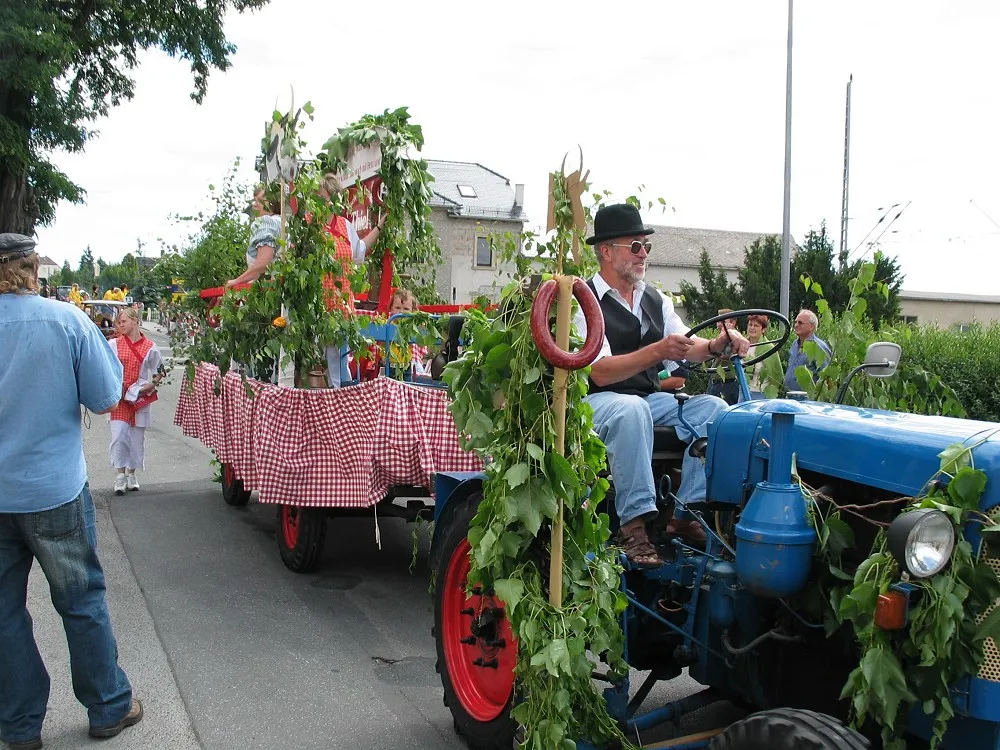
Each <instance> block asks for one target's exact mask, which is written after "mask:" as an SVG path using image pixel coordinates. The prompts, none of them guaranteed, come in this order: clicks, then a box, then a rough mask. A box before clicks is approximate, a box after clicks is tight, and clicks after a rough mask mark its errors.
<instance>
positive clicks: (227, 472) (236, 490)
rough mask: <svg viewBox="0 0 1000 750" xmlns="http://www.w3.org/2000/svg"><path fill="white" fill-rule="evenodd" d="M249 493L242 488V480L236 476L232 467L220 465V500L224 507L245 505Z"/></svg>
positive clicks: (248, 498)
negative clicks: (223, 501)
mask: <svg viewBox="0 0 1000 750" xmlns="http://www.w3.org/2000/svg"><path fill="white" fill-rule="evenodd" d="M251 492H252V490H248V489H246V488H245V487H244V486H243V480H242V479H239V478H238V477H237V476H236V474H235V473H234V472H233V467H232V466H230V465H229V464H223V465H222V499H223V500H225V501H226V505H235V506H241V505H246V504H247V503H248V502H250V493H251Z"/></svg>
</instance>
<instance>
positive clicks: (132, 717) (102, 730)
mask: <svg viewBox="0 0 1000 750" xmlns="http://www.w3.org/2000/svg"><path fill="white" fill-rule="evenodd" d="M140 721H142V702H141V701H140V700H139V699H138V698H133V699H132V707H131V708H130V709H129V712H128V713H127V714H125V718H124V719H122V720H121V721H119V722H118V723H117V724H115V725H114V726H111V727H91V728H90V736H91V737H94V738H95V739H98V740H106V739H108V738H109V737H117V736H118V735H119V734H121V733H122V730H123V729H125V728H126V727H131V726H133V725H135V724H138V723H139V722H140ZM38 746H39V747H41V743H39V745H38Z"/></svg>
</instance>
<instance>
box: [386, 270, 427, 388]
mask: <svg viewBox="0 0 1000 750" xmlns="http://www.w3.org/2000/svg"><path fill="white" fill-rule="evenodd" d="M419 309H420V304H419V303H418V302H417V297H416V295H415V294H414V293H413V292H411V291H410V290H408V289H397V290H396V291H395V292H393V294H392V299H390V300H389V316H390V317H391V316H393V315H399V314H400V313H412V312H416V311H417V310H419ZM410 356H411V364H412V367H413V374H414V375H426V374H428V369H427V365H426V362H427V359H428V349H427V347H426V346H419V345H418V344H410Z"/></svg>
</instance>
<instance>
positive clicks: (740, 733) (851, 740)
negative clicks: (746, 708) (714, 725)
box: [709, 708, 871, 750]
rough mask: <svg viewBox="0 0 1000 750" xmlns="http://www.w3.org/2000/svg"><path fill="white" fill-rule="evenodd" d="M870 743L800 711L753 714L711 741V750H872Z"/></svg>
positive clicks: (826, 718)
mask: <svg viewBox="0 0 1000 750" xmlns="http://www.w3.org/2000/svg"><path fill="white" fill-rule="evenodd" d="M869 748H871V743H870V742H869V741H868V740H866V739H865V738H864V737H862V736H861V735H860V734H858V733H857V732H855V731H854V730H853V729H850V728H849V727H845V726H844V725H843V724H842V723H841V722H840V721H838V720H837V719H835V718H833V717H832V716H827V715H826V714H820V713H816V712H815V711H805V710H802V709H797V708H777V709H773V710H771V711H761V712H760V713H756V714H752V715H751V716H748V717H746V718H745V719H742V720H740V721H737V722H736V723H735V724H732V725H730V726H729V728H728V729H726V731H725V732H723V733H722V734H720V735H719V736H718V737H716V738H715V739H713V740H712V744H711V745H709V750H869Z"/></svg>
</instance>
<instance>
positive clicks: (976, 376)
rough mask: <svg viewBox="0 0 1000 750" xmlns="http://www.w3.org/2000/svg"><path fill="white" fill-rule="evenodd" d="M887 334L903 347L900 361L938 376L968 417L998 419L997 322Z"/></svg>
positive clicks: (902, 329)
mask: <svg viewBox="0 0 1000 750" xmlns="http://www.w3.org/2000/svg"><path fill="white" fill-rule="evenodd" d="M887 334H888V338H890V339H891V340H893V341H895V342H896V343H898V344H899V345H900V346H902V347H903V361H905V362H909V363H911V364H914V365H917V366H919V367H922V368H924V369H925V370H927V371H928V372H932V373H935V374H936V375H939V376H940V377H941V379H942V380H943V381H944V382H945V383H947V384H948V385H950V386H951V387H952V388H954V389H955V393H956V394H957V395H958V398H959V400H960V401H961V402H962V406H964V407H965V408H966V411H968V413H969V419H981V420H984V421H987V422H1000V323H997V322H994V323H991V324H990V325H989V326H981V325H974V326H973V327H971V328H969V329H968V330H966V331H964V332H959V331H958V330H957V329H941V328H936V327H934V326H903V327H900V328H898V329H896V330H894V331H890V332H887Z"/></svg>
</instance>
